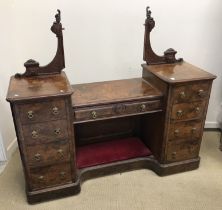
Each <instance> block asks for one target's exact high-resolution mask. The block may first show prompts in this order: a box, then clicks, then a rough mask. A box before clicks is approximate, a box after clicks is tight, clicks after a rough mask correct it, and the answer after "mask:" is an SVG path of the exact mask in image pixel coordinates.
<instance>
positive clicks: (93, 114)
mask: <svg viewBox="0 0 222 210" xmlns="http://www.w3.org/2000/svg"><path fill="white" fill-rule="evenodd" d="M91 115H92V118H93V119H96V118H97V114H96V111H92V112H91Z"/></svg>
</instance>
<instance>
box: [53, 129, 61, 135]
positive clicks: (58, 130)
mask: <svg viewBox="0 0 222 210" xmlns="http://www.w3.org/2000/svg"><path fill="white" fill-rule="evenodd" d="M54 134H55V135H56V136H58V135H60V134H61V129H60V128H56V129H55V130H54Z"/></svg>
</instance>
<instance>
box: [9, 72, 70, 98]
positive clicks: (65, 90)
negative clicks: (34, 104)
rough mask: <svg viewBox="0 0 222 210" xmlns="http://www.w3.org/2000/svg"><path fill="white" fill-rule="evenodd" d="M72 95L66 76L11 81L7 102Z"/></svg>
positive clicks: (14, 79) (63, 74) (12, 79)
mask: <svg viewBox="0 0 222 210" xmlns="http://www.w3.org/2000/svg"><path fill="white" fill-rule="evenodd" d="M67 94H70V95H71V94H72V89H71V86H70V84H69V81H68V79H67V77H66V74H65V73H64V72H62V73H61V74H55V75H48V76H35V77H25V78H15V77H14V76H13V77H11V79H10V84H9V89H8V93H7V98H6V99H7V101H20V102H21V101H22V100H27V99H37V100H40V99H41V98H43V99H44V98H46V97H53V96H57V97H58V96H63V95H64V96H65V95H67Z"/></svg>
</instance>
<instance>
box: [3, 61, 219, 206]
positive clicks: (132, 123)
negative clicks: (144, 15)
mask: <svg viewBox="0 0 222 210" xmlns="http://www.w3.org/2000/svg"><path fill="white" fill-rule="evenodd" d="M142 66H143V75H142V78H134V79H126V80H116V81H106V82H97V83H89V84H77V85H72V86H71V85H70V84H69V81H68V80H67V78H66V75H65V73H62V74H55V75H44V76H43V75H42V76H33V77H27V78H15V77H12V78H11V81H10V85H9V91H8V95H7V100H8V101H9V102H10V104H11V109H12V114H13V119H14V124H15V129H16V134H17V139H18V144H19V149H20V154H21V159H22V163H23V166H24V173H25V178H26V186H27V187H26V191H27V197H28V201H29V202H30V203H35V202H39V201H43V200H48V199H52V198H56V197H61V196H66V195H71V194H76V193H78V192H79V191H80V183H81V182H83V181H84V180H86V179H89V178H93V177H98V176H103V175H106V174H112V173H117V172H123V171H127V170H133V169H140V168H149V169H151V170H153V171H155V172H156V173H157V174H158V175H160V176H163V175H169V174H173V173H179V172H183V171H188V170H193V169H196V168H198V166H199V161H200V159H199V149H200V145H201V138H202V134H203V127H204V121H205V117H206V113H207V106H208V102H209V97H210V91H211V85H212V81H213V79H215V76H214V75H211V74H209V73H207V72H205V71H202V70H200V69H199V68H196V67H194V66H192V65H190V64H188V63H186V62H182V63H176V64H161V65H145V64H144V65H142ZM115 139H117V142H115V145H118V139H131V140H132V139H137V141H141V143H142V145H144V147H147V149H149V151H150V152H151V153H152V155H147V156H144V154H143V155H142V154H141V156H140V155H139V154H138V151H137V153H135V154H137V156H136V157H135V158H134V157H133V158H132V157H128V158H127V154H128V153H129V154H134V152H135V151H128V153H126V157H124V159H123V158H121V159H120V160H118V155H117V154H118V152H117V150H118V147H117V146H115V149H112V146H111V145H112V144H113V143H112V144H111V143H110V144H109V141H110V142H113V140H115ZM102 142H104V143H102ZM129 142H130V141H129ZM95 143H98V144H96V145H106V149H108V151H109V160H110V159H112V154H113V156H114V157H115V161H114V162H107V163H106V162H104V160H101V156H99V160H98V163H101V162H102V163H103V164H96V160H95V161H93V166H90V167H84V166H83V165H81V163H79V166H78V167H79V168H78V167H77V166H76V161H77V160H76V153H78V151H81V153H78V154H81V155H83V156H84V151H85V149H84V146H85V147H86V148H88V149H87V150H86V151H90V152H91V154H87V157H88V158H93V157H94V153H95V154H96V152H97V151H96V148H95V147H94V146H93V145H94V144H95ZM90 145H92V147H91V146H90ZM109 145H110V146H109ZM121 145H124V144H120V145H119V146H120V148H119V149H120V150H121V149H123V148H121V147H122V146H121ZM80 148H81V150H80ZM129 148H130V149H131V150H133V149H134V147H129ZM100 153H101V151H100ZM78 158H80V159H81V158H82V157H78ZM97 158H98V157H97ZM86 163H87V160H86ZM84 164H85V161H84Z"/></svg>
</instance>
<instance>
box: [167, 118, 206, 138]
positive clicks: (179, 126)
mask: <svg viewBox="0 0 222 210" xmlns="http://www.w3.org/2000/svg"><path fill="white" fill-rule="evenodd" d="M201 129H202V121H201V120H195V121H186V122H176V123H171V124H170V131H169V141H178V140H180V139H186V140H187V141H190V140H195V139H200V137H201Z"/></svg>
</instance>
